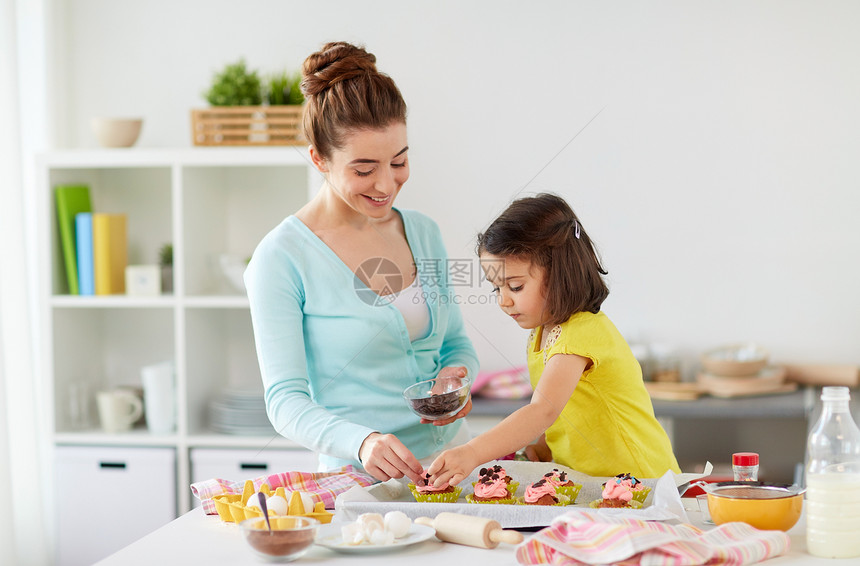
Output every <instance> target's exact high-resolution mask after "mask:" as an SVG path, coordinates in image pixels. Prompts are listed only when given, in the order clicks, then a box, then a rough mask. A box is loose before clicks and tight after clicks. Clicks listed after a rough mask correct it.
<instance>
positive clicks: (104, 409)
mask: <svg viewBox="0 0 860 566" xmlns="http://www.w3.org/2000/svg"><path fill="white" fill-rule="evenodd" d="M96 402H97V403H98V407H99V420H100V421H101V424H102V428H103V429H104V430H105V432H111V433H114V432H124V431H127V430H129V429H130V428H131V425H132V424H134V421H136V420H137V419H139V418H140V415H142V414H143V403H142V402H141V401H140V399H139V398H138V397H137V395H135V394H134V393H132V392H130V391H125V390H122V389H116V390H113V391H99V392H98V393H97V394H96Z"/></svg>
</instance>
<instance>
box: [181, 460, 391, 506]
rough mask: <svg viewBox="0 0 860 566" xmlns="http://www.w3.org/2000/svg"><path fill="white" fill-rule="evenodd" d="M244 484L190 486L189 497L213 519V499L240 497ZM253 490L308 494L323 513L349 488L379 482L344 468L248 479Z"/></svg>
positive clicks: (219, 481) (218, 482)
mask: <svg viewBox="0 0 860 566" xmlns="http://www.w3.org/2000/svg"><path fill="white" fill-rule="evenodd" d="M245 481H247V480H243V481H240V482H239V481H228V480H222V479H219V478H214V479H211V480H204V481H199V482H197V483H193V484H191V493H192V494H194V497H196V498H197V499H199V500H200V501H201V502H202V504H203V511H205V512H206V514H207V515H216V514H217V513H218V512H217V511H216V510H215V502H214V501H212V498H213V497H215V496H216V495H223V494H225V493H242V491H243V490H244V489H245ZM251 481H252V482H253V483H254V489H256V490H259V489H260V487H261V486H262V485H263V484H264V483H265V484H269V487H270V488H271V489H272V491H274V490H275V489H277V488H279V487H283V488H284V490H285V491H288V492H289V491H304V492H307V493H310V494H311V499H313V500H314V503H316V502H317V501H322V502H323V503H325V507H326V509H334V498H335V497H337V496H338V494H341V493H343V492H344V491H346V490H348V489H349V488H351V487H353V486H355V485H360V486H361V487H367V486H369V485H373V484H375V483H377V482H378V481H379V480H377V479H376V478H374V477H373V476H371V475H369V474H366V473H364V472H358V471H356V470H355V468H353V467H352V466H344V467H342V468H340V469H338V470H332V471H330V472H283V473H280V474H271V475H268V476H259V477H256V478H253V479H251Z"/></svg>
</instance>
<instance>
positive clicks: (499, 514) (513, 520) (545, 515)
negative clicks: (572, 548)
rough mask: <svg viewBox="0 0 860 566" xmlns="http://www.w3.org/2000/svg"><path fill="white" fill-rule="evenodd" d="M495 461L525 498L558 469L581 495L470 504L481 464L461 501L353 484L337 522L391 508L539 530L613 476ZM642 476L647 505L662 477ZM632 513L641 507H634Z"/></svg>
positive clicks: (394, 484) (391, 485) (401, 485)
mask: <svg viewBox="0 0 860 566" xmlns="http://www.w3.org/2000/svg"><path fill="white" fill-rule="evenodd" d="M496 464H499V465H500V466H502V467H504V468H505V470H506V471H507V473H508V475H509V476H511V477H512V478H513V479H514V481H518V482H519V483H520V486H519V488H518V490H517V493H516V495H517V496H522V494H523V492H524V490H525V489H526V487H527V486H528V485H530V484H531V483H534V482H536V481H537V480H539V479H540V478H542V477H543V475H544V474H546V473H547V472H549V471H551V470H552V469H553V468H557V469H558V470H559V471H562V472H567V474H568V476H569V477H570V479H572V480H573V481H574V482H576V483H580V484H582V490H581V491H580V492H579V496H578V497H577V498H576V503H574V504H572V505H564V506H551V507H550V506H542V505H503V504H476V503H467V502H466V500H465V496H466V494H467V493H472V482H474V481H477V479H478V470H479V469H480V468H479V469H478V470H475V471H473V472H472V474H471V475H470V476H469V477H468V478H467V479H465V480H463V481H462V482H461V483H460V484H459V485H460V486H461V487H462V488H463V493H462V494H461V495H460V499H459V500H458V501H457V502H456V503H418V502H417V501H415V499H414V498H413V497H412V494H411V493H410V492H409V490H408V489H407V487H406V484H407V483H408V481H407V480H405V479H402V480H389V481H387V482H383V483H381V484H376V485H374V486H371V487H369V488H353V490H351V491H350V492H347V493H344V494H341V495H340V496H338V498H337V500H336V501H335V509H336V511H337V513H336V515H335V519H334V520H335V521H337V522H341V521H343V522H347V521H353V520H355V519H356V517H358V515H360V514H362V513H380V514H382V515H384V514H385V513H387V512H389V511H403V512H404V513H406V515H407V516H409V518H411V519H413V520H414V519H416V518H418V517H435V516H436V515H437V514H439V513H441V512H443V511H448V512H451V513H463V514H465V515H473V516H476V517H484V518H487V519H494V520H496V521H498V522H499V523H500V524H501V526H502V527H503V528H506V529H524V530H527V529H534V528H540V527H545V526H547V525H549V524H550V523H552V521H553V519H555V518H556V517H558V516H559V515H563V514H565V513H567V512H568V511H571V510H573V509H587V508H589V507H588V504H589V503H590V502H591V501H593V500H594V499H599V498H600V493H601V491H602V490H603V485H602V484H603V483H604V482H605V481H606V480H608V479H610V478H608V477H592V476H588V475H585V474H582V473H579V472H577V471H575V470H572V469H570V468H567V467H565V466H561V465H559V464H555V463H551V462H520V461H512V460H500V461H493V462H489V463H487V464H485V465H484V466H482V467H489V466H493V465H496ZM708 467H709V465H708V466H707V467H706V470H707V468H708ZM619 473H624V471H623V470H619ZM705 475H707V474H680V475H678V474H676V475H675V476H674V479H675V486H676V487H677V488H678V489H679V491H681V490H683V489H685V486H686V485H687V484H689V483H690V482H691V481H694V480H696V479H699V478H701V477H704V476H705ZM639 479H640V480H641V481H642V483H643V484H645V485H646V486H648V487H650V488H652V492H651V493H650V494H649V495H648V498H647V499H646V500H645V505H646V508H647V506H649V505H650V504H651V503H652V499H653V497H654V492H653V489H654V486H655V485H656V483H657V480H658V479H659V478H639ZM679 499H680V498H679ZM643 511H644V509H643ZM631 512H636V511H632V510H631ZM640 512H642V511H640Z"/></svg>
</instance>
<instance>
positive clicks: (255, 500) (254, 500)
mask: <svg viewBox="0 0 860 566" xmlns="http://www.w3.org/2000/svg"><path fill="white" fill-rule="evenodd" d="M260 497H263V498H264V499H265V498H266V494H265V493H261V492H260V493H255V494H253V495H252V496H251V497H249V498H248V503H246V504H245V507H256V508H257V509H259V510H261V511H262V510H263V508H262V507H260Z"/></svg>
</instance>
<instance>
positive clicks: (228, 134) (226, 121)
mask: <svg viewBox="0 0 860 566" xmlns="http://www.w3.org/2000/svg"><path fill="white" fill-rule="evenodd" d="M301 123H302V107H301V106H297V105H293V106H213V107H211V108H206V109H192V110H191V137H192V139H193V141H194V145H305V144H306V143H307V142H305V141H304V140H302V139H301Z"/></svg>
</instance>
